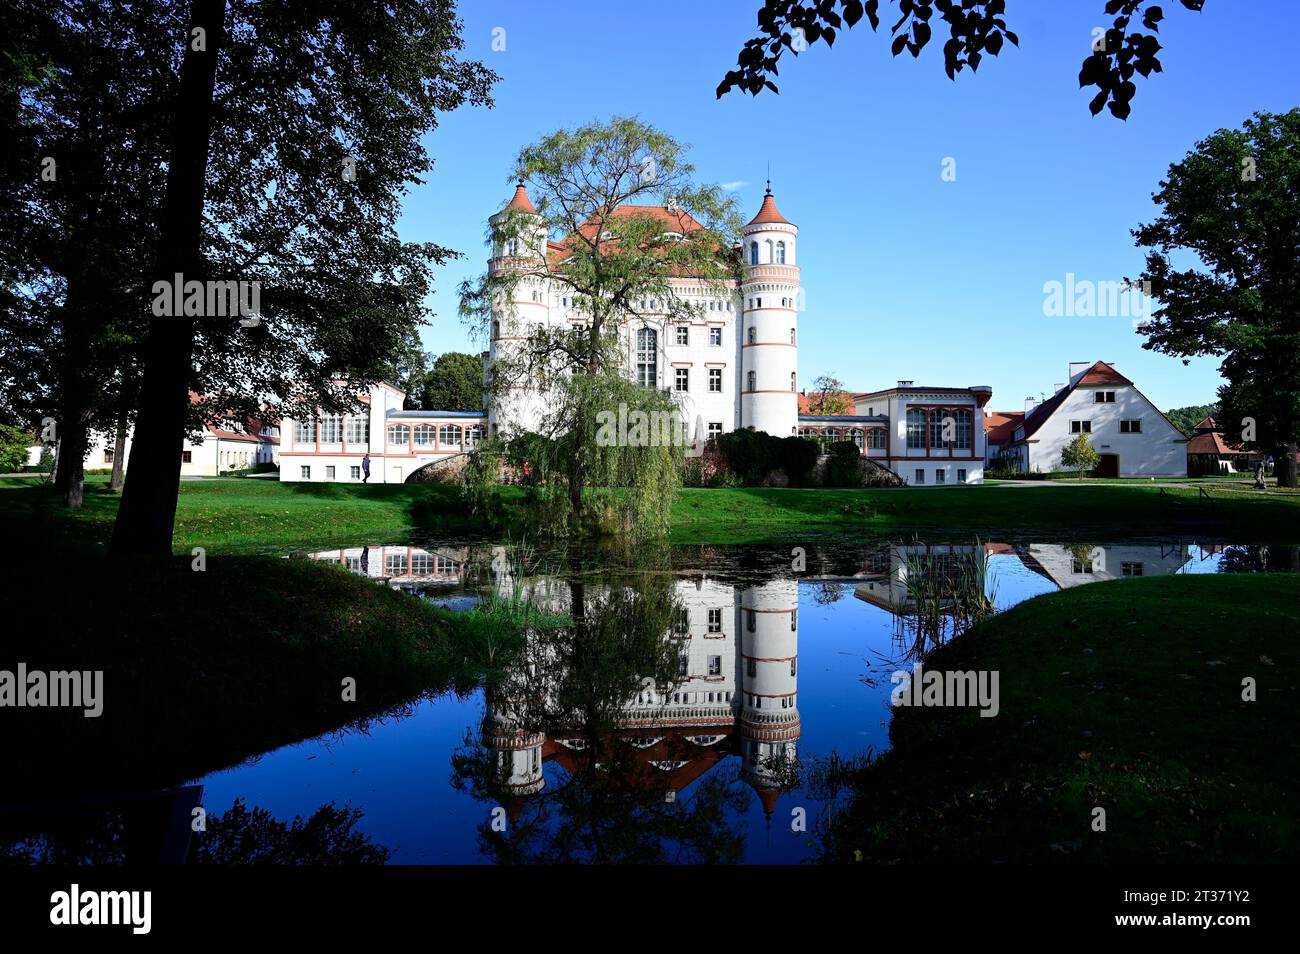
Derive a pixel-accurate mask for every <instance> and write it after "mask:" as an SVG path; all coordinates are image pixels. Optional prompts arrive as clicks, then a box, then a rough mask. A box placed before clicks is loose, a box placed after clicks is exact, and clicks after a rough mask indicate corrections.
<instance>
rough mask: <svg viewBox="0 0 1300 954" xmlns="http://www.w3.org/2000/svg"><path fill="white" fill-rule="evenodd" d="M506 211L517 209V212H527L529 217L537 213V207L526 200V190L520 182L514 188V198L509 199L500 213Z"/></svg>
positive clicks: (529, 200)
mask: <svg viewBox="0 0 1300 954" xmlns="http://www.w3.org/2000/svg"><path fill="white" fill-rule="evenodd" d="M506 209H518V210H519V211H521V212H527V213H529V214H530V215H535V214H536V213H537V207H536V206H534V205H533V202H532V200H531V199H529V198H528V190H527V189H525V188H524V184H523V183H522V182H521V183H519V185H517V186H515V195H514V198H513V199H511V200H510V203H509V204H508V205H507V206H506V208H505V209H502V210H501V211H502V212H504V211H506Z"/></svg>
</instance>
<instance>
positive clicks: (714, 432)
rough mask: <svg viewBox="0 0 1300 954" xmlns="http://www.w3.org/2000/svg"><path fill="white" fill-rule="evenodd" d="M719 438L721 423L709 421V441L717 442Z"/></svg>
mask: <svg viewBox="0 0 1300 954" xmlns="http://www.w3.org/2000/svg"><path fill="white" fill-rule="evenodd" d="M721 436H722V422H721V421H710V422H709V440H711V441H712V440H717V439H718V438H719V437H721Z"/></svg>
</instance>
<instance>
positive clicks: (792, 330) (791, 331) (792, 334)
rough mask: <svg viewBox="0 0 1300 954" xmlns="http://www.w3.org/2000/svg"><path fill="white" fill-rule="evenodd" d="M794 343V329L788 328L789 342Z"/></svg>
mask: <svg viewBox="0 0 1300 954" xmlns="http://www.w3.org/2000/svg"><path fill="white" fill-rule="evenodd" d="M794 343H795V340H794V329H793V328H791V329H790V344H794Z"/></svg>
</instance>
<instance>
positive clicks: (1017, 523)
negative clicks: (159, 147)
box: [0, 478, 1300, 554]
mask: <svg viewBox="0 0 1300 954" xmlns="http://www.w3.org/2000/svg"><path fill="white" fill-rule="evenodd" d="M33 484H34V482H33V481H31V480H29V479H27V478H0V525H2V524H3V523H4V522H5V521H12V520H16V519H36V520H40V521H44V523H45V526H46V528H47V532H48V533H50V534H58V535H62V536H72V537H75V538H80V539H82V540H84V541H86V542H92V543H101V544H102V543H103V542H105V541H106V540H107V539H108V536H109V534H110V533H111V532H112V521H113V517H114V515H115V513H116V512H117V503H118V498H117V496H116V495H114V494H112V493H110V492H109V491H108V489H107V485H106V484H105V483H104V482H103V481H102V480H97V481H88V483H87V492H86V503H85V507H84V508H83V509H82V510H81V511H80V512H78V513H69V512H68V511H66V510H64V509H63V508H62V507H61V506H60V505H59V504H58V503H57V501H56V499H55V498H54V496H53V494H52V493H51V492H50V491H49V490H47V489H44V488H41V487H38V486H34V485H33ZM1212 495H1213V498H1214V499H1213V502H1208V503H1207V502H1206V501H1205V500H1204V499H1203V498H1200V497H1199V496H1198V492H1197V490H1196V489H1195V488H1188V489H1182V488H1172V489H1170V488H1166V489H1165V494H1164V496H1163V497H1162V496H1161V488H1157V487H1150V486H1143V485H1142V484H1140V483H1132V484H1127V485H1106V484H1093V483H1091V482H1088V483H1086V484H1085V485H1071V486H1046V485H1041V484H1040V485H1038V486H1034V487H1016V486H1005V485H991V486H983V487H952V488H928V489H927V488H890V489H874V490H808V489H763V488H737V489H702V488H686V489H684V490H682V491H681V493H680V494H679V496H678V498H677V500H676V501H675V503H674V506H673V525H672V539H673V540H674V541H675V542H681V543H746V542H752V543H759V542H769V541H787V540H795V541H799V540H808V539H809V538H810V537H817V536H845V535H852V536H855V537H860V536H863V535H876V536H882V537H883V536H891V535H892V536H898V535H900V534H912V533H920V534H926V533H959V534H963V535H967V536H971V535H980V536H982V537H984V538H986V539H996V538H999V537H1003V536H1007V535H1010V534H1017V535H1019V536H1021V537H1024V536H1027V535H1031V534H1039V535H1050V536H1052V537H1054V538H1060V539H1076V538H1077V539H1084V538H1094V539H1095V538H1100V537H1105V538H1107V539H1125V538H1132V537H1135V536H1143V535H1146V536H1156V535H1160V536H1164V535H1171V534H1176V535H1183V536H1188V535H1197V536H1200V537H1205V538H1211V539H1223V540H1227V539H1249V540H1251V541H1252V542H1265V541H1287V542H1294V541H1295V540H1300V496H1296V495H1293V494H1287V493H1278V492H1276V491H1269V492H1267V493H1254V492H1250V491H1242V490H1237V489H1235V488H1234V489H1230V490H1229V489H1225V490H1222V491H1212ZM499 501H500V507H501V519H500V521H499V523H498V529H496V530H492V529H490V528H487V527H484V526H483V525H481V524H480V523H478V522H476V521H475V520H473V519H472V518H471V517H470V516H469V515H468V514H467V513H466V511H465V508H464V506H463V504H462V503H461V501H460V497H459V493H458V491H457V489H456V488H454V487H443V486H433V485H427V484H424V485H411V486H407V485H397V486H388V485H375V486H363V485H358V484H303V483H280V482H278V481H275V480H263V479H244V480H239V479H222V480H201V481H184V482H182V484H181V493H180V500H179V503H178V507H177V513H176V535H175V538H174V545H175V550H176V552H178V553H188V552H189V551H190V549H191V548H192V547H195V546H203V547H207V548H209V549H210V550H211V551H213V552H219V553H227V554H229V553H256V552H266V551H284V550H287V549H291V548H306V547H312V546H319V547H321V548H326V547H335V546H341V545H354V544H362V543H376V542H379V541H385V542H389V541H393V540H399V539H402V538H403V537H404V536H405V535H406V534H408V533H409V532H410V531H412V530H415V529H421V530H428V531H433V532H446V533H483V532H487V533H502V532H504V531H503V530H502V529H500V528H506V527H508V528H511V529H517V528H523V527H526V526H527V525H528V513H527V506H526V502H525V497H524V494H523V491H521V490H520V489H519V488H515V487H507V488H503V489H502V490H501V491H500V492H499Z"/></svg>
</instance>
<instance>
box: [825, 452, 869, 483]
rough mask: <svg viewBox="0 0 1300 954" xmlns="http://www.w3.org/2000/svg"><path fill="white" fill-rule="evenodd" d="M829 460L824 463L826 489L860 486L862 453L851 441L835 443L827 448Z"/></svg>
mask: <svg viewBox="0 0 1300 954" xmlns="http://www.w3.org/2000/svg"><path fill="white" fill-rule="evenodd" d="M828 453H829V454H830V460H828V461H827V462H826V485H827V486H828V487H861V486H862V452H861V451H860V450H858V445H857V444H855V443H853V441H836V442H835V443H833V444H831V445H830V447H829V448H828Z"/></svg>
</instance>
